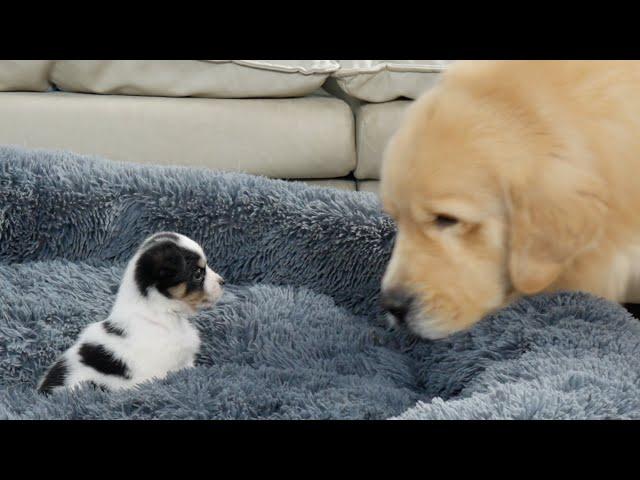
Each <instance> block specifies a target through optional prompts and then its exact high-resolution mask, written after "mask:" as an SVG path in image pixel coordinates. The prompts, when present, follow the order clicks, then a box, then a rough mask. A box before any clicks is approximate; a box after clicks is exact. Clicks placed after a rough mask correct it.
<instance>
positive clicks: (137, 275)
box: [38, 232, 224, 393]
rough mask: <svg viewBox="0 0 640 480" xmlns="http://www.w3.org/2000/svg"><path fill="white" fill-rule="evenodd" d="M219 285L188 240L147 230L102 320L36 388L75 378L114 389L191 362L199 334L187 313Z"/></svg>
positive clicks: (215, 295) (213, 296)
mask: <svg viewBox="0 0 640 480" xmlns="http://www.w3.org/2000/svg"><path fill="white" fill-rule="evenodd" d="M223 283H224V282H223V280H222V278H221V277H220V276H219V275H218V274H216V273H215V272H214V271H213V270H211V268H209V266H208V265H207V259H206V257H205V254H204V252H203V251H202V248H201V247H200V245H198V244H197V243H196V242H194V241H193V240H191V239H190V238H188V237H185V236H184V235H180V234H178V233H173V232H160V233H156V234H155V235H152V236H151V237H149V238H147V239H146V240H145V241H144V242H143V243H142V245H141V247H140V248H139V249H138V251H137V252H136V253H135V255H134V256H133V258H132V259H131V260H130V261H129V263H128V265H127V267H126V269H125V271H124V276H123V279H122V282H121V283H120V287H119V289H118V293H117V295H116V300H115V303H114V305H113V307H112V309H111V313H110V314H109V316H108V317H107V319H106V320H103V321H100V322H95V323H92V324H90V325H88V326H87V327H85V329H84V330H83V331H82V332H81V333H80V335H79V337H78V340H77V341H76V343H75V344H74V345H73V346H71V347H70V348H69V349H68V350H67V351H65V352H64V353H63V354H62V355H61V356H60V357H59V358H58V360H57V361H56V362H55V363H54V364H53V365H52V366H51V367H50V369H49V370H48V371H47V373H46V374H45V376H44V378H43V379H42V380H41V382H40V384H39V386H38V391H39V392H41V393H50V392H51V391H53V390H55V389H57V388H69V387H73V386H75V385H77V384H79V383H81V382H93V383H94V384H95V385H97V386H98V387H101V388H103V389H106V390H118V389H124V388H130V387H132V386H134V385H136V384H138V383H140V382H144V381H145V380H149V379H151V378H156V379H160V378H163V377H165V376H166V375H167V373H169V372H171V371H174V370H180V369H182V368H187V367H192V366H193V364H194V360H195V356H196V354H197V352H198V349H199V348H200V337H199V334H198V330H197V329H196V328H195V327H194V326H193V325H192V324H191V322H190V321H189V317H190V316H192V315H193V314H194V313H195V312H196V311H197V310H198V309H199V308H200V307H203V306H207V305H212V304H213V303H214V302H216V301H217V300H218V299H219V298H220V296H221V295H222V288H221V286H222V285H223Z"/></svg>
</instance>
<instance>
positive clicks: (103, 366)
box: [78, 343, 131, 378]
mask: <svg viewBox="0 0 640 480" xmlns="http://www.w3.org/2000/svg"><path fill="white" fill-rule="evenodd" d="M78 353H79V354H80V360H81V361H82V363H84V364H85V365H86V366H87V367H91V368H93V369H94V370H96V371H98V372H100V373H103V374H105V375H116V376H118V377H124V378H131V377H130V375H129V368H128V367H127V365H126V364H125V363H124V362H122V361H121V360H119V359H117V358H115V357H114V356H113V354H112V353H111V352H110V351H109V350H107V349H106V348H104V347H103V346H102V345H97V344H95V343H83V344H82V345H80V349H79V350H78Z"/></svg>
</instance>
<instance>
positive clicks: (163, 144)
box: [0, 92, 356, 178]
mask: <svg viewBox="0 0 640 480" xmlns="http://www.w3.org/2000/svg"><path fill="white" fill-rule="evenodd" d="M353 138H354V123H353V114H352V112H351V110H350V108H349V107H348V106H347V105H346V104H345V103H344V102H343V101H341V100H338V99H336V98H322V97H309V98H295V99H244V100H231V99H210V98H160V97H133V96H124V95H87V94H82V93H67V92H48V93H0V144H16V145H22V146H25V147H40V148H53V149H64V150H71V151H75V152H79V153H85V154H95V155H100V156H105V157H108V158H111V159H114V160H125V161H133V162H141V163H150V164H164V165H169V164H174V165H191V166H203V167H209V168H214V169H220V170H234V171H244V172H247V173H253V174H259V175H266V176H270V177H279V178H335V177H342V176H345V175H347V174H349V173H350V172H351V171H352V170H353V169H354V168H355V163H356V161H355V145H354V141H353Z"/></svg>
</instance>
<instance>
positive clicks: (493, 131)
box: [380, 80, 606, 339]
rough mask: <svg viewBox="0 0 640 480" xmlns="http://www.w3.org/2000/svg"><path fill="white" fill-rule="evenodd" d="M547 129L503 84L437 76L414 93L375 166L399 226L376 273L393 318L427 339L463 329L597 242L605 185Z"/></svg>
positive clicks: (548, 280) (549, 278) (555, 274)
mask: <svg viewBox="0 0 640 480" xmlns="http://www.w3.org/2000/svg"><path fill="white" fill-rule="evenodd" d="M494 81H495V80H494ZM476 85H477V83H476ZM493 88H495V86H493ZM498 90H499V89H498ZM548 132H549V126H548V125H545V124H543V122H541V120H540V119H539V118H538V117H537V116H536V114H535V112H533V111H528V110H527V108H526V105H523V104H522V103H520V102H519V100H518V99H517V98H512V97H511V96H510V92H509V91H508V89H505V90H504V91H502V92H501V91H495V90H494V91H491V90H490V88H489V87H488V88H487V90H486V91H483V92H477V91H473V89H472V88H471V87H470V88H466V86H465V85H464V82H462V84H453V85H447V84H446V83H445V84H443V85H441V86H440V87H438V88H436V89H434V90H433V91H431V92H430V93H428V94H427V95H425V96H423V97H422V98H421V99H419V100H418V101H416V102H415V103H414V104H413V105H412V107H411V108H410V110H409V111H408V112H407V114H406V116H405V118H404V121H403V123H402V125H401V126H400V128H399V129H398V131H397V132H396V134H395V135H394V137H393V138H392V140H391V141H390V143H389V145H388V147H387V151H386V153H385V158H384V162H383V167H382V177H381V179H382V181H381V189H380V190H381V197H382V202H383V206H384V208H385V210H386V211H387V212H388V213H389V214H390V215H391V216H392V217H393V219H394V220H395V222H396V225H397V229H398V232H397V236H396V240H395V245H394V249H393V253H392V257H391V260H390V262H389V265H388V266H387V270H386V272H385V275H384V278H383V282H382V303H383V307H384V308H385V309H386V310H387V311H388V312H389V314H390V318H391V319H392V321H393V322H395V323H401V324H404V325H406V326H407V327H409V329H411V330H412V331H413V332H414V333H416V334H418V335H420V336H422V337H425V338H432V339H435V338H442V337H444V336H447V335H449V334H451V333H453V332H456V331H460V330H464V329H466V328H468V327H469V326H471V325H472V324H474V323H475V322H477V321H478V320H480V319H481V318H482V317H483V316H485V315H486V314H487V313H489V312H491V311H492V310H494V309H496V308H499V307H502V306H504V305H506V304H507V303H508V302H509V301H510V300H511V299H513V298H515V297H517V296H518V295H521V294H531V293H536V292H540V291H543V290H545V289H548V288H549V287H550V286H552V285H553V283H554V282H555V281H556V280H557V279H558V278H559V277H560V276H561V275H562V273H563V271H565V269H566V268H567V267H568V265H569V264H570V263H571V261H572V260H573V259H574V258H575V257H576V255H578V254H580V253H582V252H583V251H585V249H588V248H591V247H593V245H594V242H596V241H597V239H598V236H599V234H600V230H601V227H602V225H603V224H604V221H605V215H606V200H605V196H606V189H605V188H604V185H603V183H602V182H601V181H600V180H599V179H598V178H597V177H596V176H594V175H592V174H591V173H589V172H586V171H583V170H580V169H578V168H576V167H575V166H573V164H572V163H571V162H569V161H566V158H568V157H570V155H571V154H572V152H571V147H570V145H562V142H561V141H560V140H559V138H564V137H558V136H557V135H553V134H550V133H549V134H548Z"/></svg>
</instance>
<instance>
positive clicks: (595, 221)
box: [509, 159, 607, 294]
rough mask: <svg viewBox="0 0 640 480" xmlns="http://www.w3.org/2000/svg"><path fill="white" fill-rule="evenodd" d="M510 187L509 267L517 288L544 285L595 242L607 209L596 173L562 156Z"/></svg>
mask: <svg viewBox="0 0 640 480" xmlns="http://www.w3.org/2000/svg"><path fill="white" fill-rule="evenodd" d="M545 167H546V168H542V169H540V170H539V171H537V172H535V173H534V174H533V175H534V177H535V178H528V179H526V180H524V179H523V180H524V181H522V182H517V183H515V184H513V185H511V187H510V189H509V190H510V191H509V197H510V198H509V200H510V201H509V203H510V205H509V209H510V257H509V272H510V275H511V282H512V283H513V286H514V287H515V288H516V290H518V291H519V292H521V293H524V294H533V293H538V292H540V291H542V290H544V289H545V288H547V287H548V286H550V285H551V284H552V283H553V282H554V281H555V280H556V279H557V278H558V277H559V276H560V274H561V273H562V271H563V270H564V268H565V267H566V266H567V264H568V263H569V262H570V261H571V260H572V259H573V258H575V256H576V255H577V254H580V253H581V252H583V251H584V250H585V249H588V248H589V247H591V246H593V245H595V242H597V240H598V238H599V236H600V233H601V232H602V228H603V223H604V222H605V219H606V218H605V217H606V213H607V190H606V186H605V184H604V182H603V181H602V180H601V179H600V178H599V177H597V176H595V175H592V174H590V173H588V172H586V171H584V170H582V169H579V168H576V167H574V166H572V165H570V164H568V163H566V162H564V161H562V160H559V159H556V160H554V161H553V162H549V164H548V166H547V165H545Z"/></svg>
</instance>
